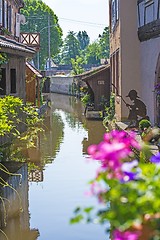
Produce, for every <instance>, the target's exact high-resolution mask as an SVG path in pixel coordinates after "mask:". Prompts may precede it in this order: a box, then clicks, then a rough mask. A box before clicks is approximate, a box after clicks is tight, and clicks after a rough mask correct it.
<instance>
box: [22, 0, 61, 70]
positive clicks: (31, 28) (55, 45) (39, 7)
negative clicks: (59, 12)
mask: <svg viewBox="0 0 160 240" xmlns="http://www.w3.org/2000/svg"><path fill="white" fill-rule="evenodd" d="M24 4H25V5H24V8H23V9H21V13H22V14H23V15H24V16H25V17H26V24H24V25H21V32H30V33H33V32H34V33H35V32H39V33H40V52H39V61H40V66H41V68H43V67H44V65H45V62H46V60H47V58H48V52H49V33H48V29H49V26H50V53H51V57H54V56H55V55H56V54H58V52H59V50H60V46H61V45H62V29H61V27H60V25H59V23H58V17H57V16H56V15H55V13H54V11H53V10H52V9H51V8H49V7H48V6H47V5H46V4H45V3H44V2H42V1H41V0H24ZM37 61H38V59H37V57H36V56H35V59H34V62H35V65H38V64H37Z"/></svg>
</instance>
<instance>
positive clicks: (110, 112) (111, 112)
mask: <svg viewBox="0 0 160 240" xmlns="http://www.w3.org/2000/svg"><path fill="white" fill-rule="evenodd" d="M105 115H106V117H104V119H103V125H104V126H105V127H106V125H107V124H108V122H109V121H112V120H113V119H114V117H115V95H114V93H111V96H110V103H109V106H107V104H106V106H105Z"/></svg>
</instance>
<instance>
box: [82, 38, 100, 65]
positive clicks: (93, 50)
mask: <svg viewBox="0 0 160 240" xmlns="http://www.w3.org/2000/svg"><path fill="white" fill-rule="evenodd" d="M85 55H86V61H87V63H88V64H100V55H101V48H100V45H99V42H98V41H95V42H93V43H91V44H89V45H88V47H87V48H86V51H85Z"/></svg>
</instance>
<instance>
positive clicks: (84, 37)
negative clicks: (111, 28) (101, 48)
mask: <svg viewBox="0 0 160 240" xmlns="http://www.w3.org/2000/svg"><path fill="white" fill-rule="evenodd" d="M77 39H78V41H79V44H80V49H81V50H84V49H85V48H86V47H87V46H88V45H89V43H90V39H89V36H88V34H87V32H86V31H79V32H78V34H77Z"/></svg>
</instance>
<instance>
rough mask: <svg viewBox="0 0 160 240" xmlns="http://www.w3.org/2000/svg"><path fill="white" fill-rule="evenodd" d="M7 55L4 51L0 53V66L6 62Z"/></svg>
mask: <svg viewBox="0 0 160 240" xmlns="http://www.w3.org/2000/svg"><path fill="white" fill-rule="evenodd" d="M7 61H8V56H7V54H6V53H0V66H1V65H2V64H4V63H7Z"/></svg>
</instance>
